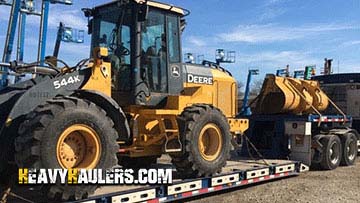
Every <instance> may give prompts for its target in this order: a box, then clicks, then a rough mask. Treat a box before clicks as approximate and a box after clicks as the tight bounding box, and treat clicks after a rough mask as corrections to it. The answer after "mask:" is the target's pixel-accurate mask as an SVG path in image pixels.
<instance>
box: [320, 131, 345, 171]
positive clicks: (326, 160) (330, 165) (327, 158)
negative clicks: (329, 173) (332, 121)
mask: <svg viewBox="0 0 360 203" xmlns="http://www.w3.org/2000/svg"><path fill="white" fill-rule="evenodd" d="M320 142H321V144H322V145H323V149H322V150H323V152H322V156H321V162H320V166H321V168H322V169H324V170H333V169H335V168H337V167H338V166H339V165H340V161H341V156H342V148H341V141H340V138H339V137H338V136H337V135H326V136H324V137H323V138H322V139H321V140H320ZM331 150H332V153H331Z"/></svg>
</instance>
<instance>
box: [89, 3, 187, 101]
mask: <svg viewBox="0 0 360 203" xmlns="http://www.w3.org/2000/svg"><path fill="white" fill-rule="evenodd" d="M91 16H92V20H90V21H89V33H91V34H92V48H95V47H106V48H108V53H109V57H108V61H109V62H111V68H112V97H113V98H114V99H115V100H116V101H117V102H118V103H119V104H120V105H121V106H122V105H123V106H128V105H148V106H158V105H160V104H163V103H164V102H165V100H166V97H167V96H168V95H169V94H179V92H180V91H181V88H182V81H181V78H180V77H179V75H180V72H181V70H180V69H181V65H180V63H181V49H180V20H181V17H182V16H183V13H182V10H181V9H179V8H175V9H174V7H172V6H168V5H165V4H160V3H155V2H149V1H148V2H147V3H142V4H140V3H137V1H130V2H127V1H116V2H113V3H109V4H105V5H102V6H99V7H96V8H94V9H93V10H92V11H91ZM176 64H177V65H176ZM174 65H176V67H175V70H176V71H177V72H178V75H177V78H174V79H171V78H170V77H171V76H172V75H174V74H171V73H170V72H171V71H169V70H171V69H174ZM169 86H172V87H177V88H170V87H169Z"/></svg>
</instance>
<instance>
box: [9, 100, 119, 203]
mask: <svg viewBox="0 0 360 203" xmlns="http://www.w3.org/2000/svg"><path fill="white" fill-rule="evenodd" d="M117 137H118V136H117V132H116V130H115V129H114V123H113V121H112V120H111V119H110V118H109V117H108V116H107V115H106V112H105V111H104V110H102V109H101V108H100V107H98V106H96V105H95V104H94V103H92V102H89V101H87V100H84V99H79V98H75V97H57V98H55V99H52V100H49V101H47V103H46V104H45V105H41V106H39V107H37V108H36V109H35V110H34V111H33V112H31V113H30V114H29V115H28V116H27V120H26V121H25V122H24V123H22V124H21V126H20V128H19V137H18V138H17V139H16V140H15V150H16V154H15V161H16V163H17V165H18V167H19V168H35V169H40V168H45V169H47V168H48V169H56V168H64V169H70V168H85V169H94V168H97V169H109V168H112V167H114V166H116V164H117V158H116V153H117V152H118V149H119V146H118V145H117V143H116V140H117ZM104 172H105V171H104ZM96 188H97V186H96V185H76V186H73V185H68V184H65V185H62V184H58V183H57V184H56V185H50V186H49V185H47V186H45V185H44V186H42V187H40V188H39V189H40V190H41V192H43V193H44V194H46V195H47V196H48V197H49V198H50V199H57V200H74V199H81V198H84V197H86V196H88V195H89V194H91V193H93V192H94V191H95V190H96Z"/></svg>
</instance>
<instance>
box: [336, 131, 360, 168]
mask: <svg viewBox="0 0 360 203" xmlns="http://www.w3.org/2000/svg"><path fill="white" fill-rule="evenodd" d="M341 145H342V158H341V163H340V164H341V165H342V166H350V165H353V164H354V163H355V161H356V157H357V153H358V149H357V137H356V136H355V134H354V133H352V132H348V133H346V134H344V135H343V136H341Z"/></svg>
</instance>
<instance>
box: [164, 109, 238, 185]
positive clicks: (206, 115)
mask: <svg viewBox="0 0 360 203" xmlns="http://www.w3.org/2000/svg"><path fill="white" fill-rule="evenodd" d="M180 117H181V118H180V120H183V121H185V123H184V126H183V127H182V128H183V129H182V132H180V134H181V137H182V140H183V147H184V149H183V153H178V154H172V155H171V156H172V163H173V164H174V165H175V167H176V169H177V172H178V173H179V175H180V177H182V178H193V177H199V176H211V175H213V174H216V173H220V172H221V169H222V168H223V167H224V166H225V165H226V161H227V159H229V158H230V148H231V144H230V140H231V136H230V126H229V124H228V122H227V119H226V117H225V116H224V115H223V114H222V112H221V111H220V110H219V109H217V108H215V107H212V106H209V105H193V106H191V107H187V108H185V110H184V111H183V113H182V114H181V116H180Z"/></svg>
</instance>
